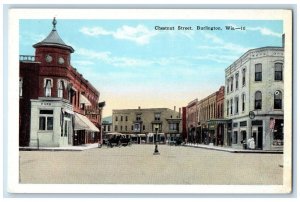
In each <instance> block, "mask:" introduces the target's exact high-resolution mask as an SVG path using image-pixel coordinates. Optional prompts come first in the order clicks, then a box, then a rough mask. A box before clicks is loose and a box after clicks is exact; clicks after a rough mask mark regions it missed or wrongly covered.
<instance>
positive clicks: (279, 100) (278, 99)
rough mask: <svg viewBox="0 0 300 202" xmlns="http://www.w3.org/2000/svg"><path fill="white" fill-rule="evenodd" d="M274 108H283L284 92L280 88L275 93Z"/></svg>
mask: <svg viewBox="0 0 300 202" xmlns="http://www.w3.org/2000/svg"><path fill="white" fill-rule="evenodd" d="M274 109H282V93H281V91H279V90H277V91H275V93H274Z"/></svg>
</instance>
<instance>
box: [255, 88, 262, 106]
mask: <svg viewBox="0 0 300 202" xmlns="http://www.w3.org/2000/svg"><path fill="white" fill-rule="evenodd" d="M261 101H262V97H261V92H260V91H256V92H255V103H254V109H261Z"/></svg>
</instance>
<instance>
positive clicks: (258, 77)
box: [255, 63, 262, 81]
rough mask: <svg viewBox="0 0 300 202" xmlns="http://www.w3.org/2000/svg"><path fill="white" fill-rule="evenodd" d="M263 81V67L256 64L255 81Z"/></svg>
mask: <svg viewBox="0 0 300 202" xmlns="http://www.w3.org/2000/svg"><path fill="white" fill-rule="evenodd" d="M261 80H262V65H261V64H260V63H259V64H255V81H261Z"/></svg>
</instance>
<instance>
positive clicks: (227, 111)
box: [226, 100, 229, 116]
mask: <svg viewBox="0 0 300 202" xmlns="http://www.w3.org/2000/svg"><path fill="white" fill-rule="evenodd" d="M226 113H227V116H228V115H229V100H227V110H226Z"/></svg>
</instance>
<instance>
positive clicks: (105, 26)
mask: <svg viewBox="0 0 300 202" xmlns="http://www.w3.org/2000/svg"><path fill="white" fill-rule="evenodd" d="M229 25H232V26H234V27H241V26H243V27H245V30H243V31H240V30H235V31H228V30H225V26H229ZM155 26H160V27H165V26H168V27H172V26H174V27H175V30H169V31H166V30H164V31H162V30H155ZM178 26H186V27H188V26H191V27H192V28H193V30H187V31H182V30H177V27H178ZM197 26H210V27H214V26H216V27H221V28H222V30H214V31H210V30H209V31H208V30H197V29H196V28H197ZM56 28H57V31H58V33H59V35H60V37H61V38H62V39H63V41H64V42H65V43H66V44H68V45H71V46H72V47H73V48H74V49H75V52H74V53H73V54H72V56H71V64H72V66H73V67H75V68H76V69H77V70H78V71H79V72H80V73H81V74H82V75H83V76H84V77H85V78H86V79H87V80H89V81H90V82H91V83H92V84H93V85H94V86H95V87H96V88H97V89H98V90H99V91H100V101H106V109H105V110H104V116H108V115H111V113H112V109H123V108H137V107H138V106H141V107H142V108H150V107H167V108H173V106H177V109H178V108H179V107H182V106H186V105H187V103H188V102H189V101H191V100H193V99H195V98H198V99H202V98H204V97H206V96H208V95H209V94H211V93H213V92H215V91H217V90H218V89H219V87H220V86H221V85H224V77H225V75H224V70H225V68H227V67H228V66H229V65H230V64H232V63H233V62H234V61H235V60H236V59H238V58H239V57H240V56H241V55H242V54H243V53H245V52H246V51H247V50H249V49H251V48H257V47H263V46H281V35H282V30H283V27H282V21H263V20H260V21H258V20H255V21H254V20H252V21H249V20H242V21H239V20H214V21H212V20H63V19H57V25H56ZM51 30H52V19H49V20H20V30H19V33H20V54H22V55H34V48H33V47H32V45H33V44H35V43H37V42H39V41H41V40H43V39H44V38H45V37H46V36H47V35H48V34H49V33H50V31H51Z"/></svg>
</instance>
